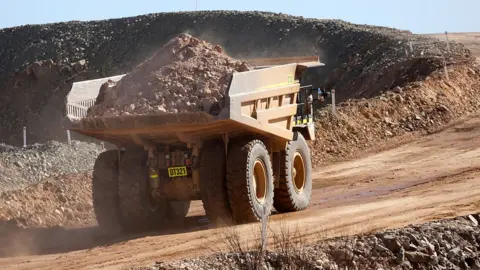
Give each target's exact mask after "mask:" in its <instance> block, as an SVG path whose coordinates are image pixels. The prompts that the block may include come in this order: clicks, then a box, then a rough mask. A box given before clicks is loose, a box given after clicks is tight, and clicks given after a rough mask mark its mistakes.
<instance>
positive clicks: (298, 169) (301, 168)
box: [292, 152, 305, 193]
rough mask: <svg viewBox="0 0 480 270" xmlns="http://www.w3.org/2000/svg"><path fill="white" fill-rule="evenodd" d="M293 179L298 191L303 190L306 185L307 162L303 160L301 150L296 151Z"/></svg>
mask: <svg viewBox="0 0 480 270" xmlns="http://www.w3.org/2000/svg"><path fill="white" fill-rule="evenodd" d="M292 180H293V186H294V187H295V191H296V192H297V193H300V192H302V190H303V187H304V186H305V164H304V162H303V157H302V155H301V154H300V153H299V152H295V155H294V156H293V166H292Z"/></svg>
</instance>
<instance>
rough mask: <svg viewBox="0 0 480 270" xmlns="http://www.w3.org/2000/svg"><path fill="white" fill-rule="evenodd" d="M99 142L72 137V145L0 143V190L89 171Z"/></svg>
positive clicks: (98, 150) (97, 152) (55, 143)
mask: <svg viewBox="0 0 480 270" xmlns="http://www.w3.org/2000/svg"><path fill="white" fill-rule="evenodd" d="M101 152H102V149H101V147H100V146H99V145H96V144H91V143H85V142H79V141H72V145H68V144H63V143H58V142H53V141H52V142H49V143H46V144H34V145H29V146H27V147H25V148H21V147H14V146H9V145H5V144H0V193H1V192H3V191H7V190H13V189H20V188H24V187H26V186H29V185H31V184H35V183H37V182H40V181H41V180H43V179H45V178H49V177H53V176H59V175H62V174H69V173H81V172H89V171H91V170H92V169H93V164H94V163H95V159H96V158H97V156H98V154H100V153H101Z"/></svg>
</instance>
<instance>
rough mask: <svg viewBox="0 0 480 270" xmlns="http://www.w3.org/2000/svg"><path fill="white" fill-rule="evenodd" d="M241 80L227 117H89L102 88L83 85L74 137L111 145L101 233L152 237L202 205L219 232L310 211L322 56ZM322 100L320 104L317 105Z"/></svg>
mask: <svg viewBox="0 0 480 270" xmlns="http://www.w3.org/2000/svg"><path fill="white" fill-rule="evenodd" d="M246 62H247V63H248V64H250V65H251V66H253V67H254V68H253V70H251V71H246V72H240V73H234V74H233V75H232V77H231V81H230V84H229V88H228V92H227V94H226V96H225V104H226V108H225V109H224V110H223V111H222V112H221V113H220V114H218V115H212V114H209V113H206V112H194V113H193V112H192V113H177V114H160V115H126V116H112V117H86V116H87V110H88V108H89V107H90V106H92V105H93V104H94V103H95V98H96V97H97V95H98V92H99V88H100V85H101V84H102V83H104V82H105V81H107V80H108V79H114V80H115V79H116V80H118V79H120V78H121V77H122V76H123V75H119V76H115V77H110V78H103V79H99V80H92V81H83V82H78V83H75V84H74V85H73V86H72V90H71V91H70V93H69V95H68V97H67V116H68V117H69V118H70V120H72V126H71V127H69V130H71V131H74V132H76V133H80V134H83V135H86V136H89V137H93V138H96V139H99V140H101V141H105V142H109V143H111V144H112V145H115V146H116V147H115V148H114V149H112V150H107V151H104V152H102V153H101V154H100V155H99V156H98V158H97V160H96V162H95V165H94V168H93V188H92V189H93V205H94V209H95V213H96V216H97V220H98V223H99V226H100V227H105V228H113V227H116V228H120V229H123V230H125V231H139V230H148V229H153V228H157V227H160V226H161V224H164V223H165V222H171V221H172V220H183V219H184V218H185V217H186V215H187V213H188V210H189V207H190V202H191V201H192V200H202V202H203V206H204V208H205V212H206V215H207V217H208V219H209V221H210V222H211V223H212V224H214V225H216V226H222V225H229V224H241V223H249V222H256V221H258V220H260V219H261V218H262V217H264V216H265V215H269V214H270V213H271V212H272V211H273V208H275V210H276V211H278V212H280V213H282V212H293V211H301V210H304V209H306V208H307V207H308V205H309V203H310V198H311V194H312V162H311V156H310V150H309V147H308V145H307V141H308V140H314V139H315V138H314V136H315V130H314V124H313V110H312V100H316V99H318V98H321V95H322V94H320V95H317V94H318V91H317V88H315V87H312V86H311V85H303V84H302V82H301V77H302V74H303V72H305V71H307V70H309V69H310V68H314V67H319V66H323V64H322V63H320V62H319V59H318V57H313V58H312V57H294V58H275V59H250V60H248V59H247V60H246ZM312 96H313V98H312Z"/></svg>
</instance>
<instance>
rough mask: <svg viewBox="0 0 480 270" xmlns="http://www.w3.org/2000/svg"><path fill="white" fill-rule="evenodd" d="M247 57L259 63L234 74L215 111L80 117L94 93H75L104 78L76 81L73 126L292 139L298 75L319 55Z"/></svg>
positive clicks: (166, 139) (152, 137) (196, 137)
mask: <svg viewBox="0 0 480 270" xmlns="http://www.w3.org/2000/svg"><path fill="white" fill-rule="evenodd" d="M299 60H300V61H299ZM246 62H247V63H254V65H255V66H256V67H257V69H254V70H251V71H246V72H241V73H234V74H233V76H232V80H231V83H230V87H229V89H228V92H227V96H226V100H225V101H226V107H225V108H224V110H222V112H221V113H220V114H219V115H217V116H214V115H210V114H208V113H204V112H195V113H176V114H160V115H127V116H112V117H82V116H85V115H86V110H87V109H88V107H89V106H91V105H93V102H91V100H92V97H91V96H90V98H89V99H85V95H83V98H84V99H83V100H78V99H77V100H75V99H74V98H73V97H74V96H77V97H78V96H80V94H79V93H78V92H79V91H82V89H83V91H85V89H84V88H85V85H86V84H88V83H90V84H92V85H93V87H97V88H98V89H99V88H100V87H99V86H98V85H97V84H99V83H100V84H101V80H100V81H99V80H95V82H80V83H78V84H77V85H75V84H74V86H73V87H72V91H71V93H70V94H69V97H67V99H69V100H68V103H67V116H68V117H69V118H70V119H71V120H72V121H73V124H72V127H71V128H70V130H72V131H75V132H78V133H81V134H84V135H87V136H90V137H94V138H98V139H101V140H104V141H108V142H112V143H116V144H128V143H137V144H142V145H145V143H168V144H171V143H175V142H182V143H197V142H200V141H204V140H208V139H211V138H215V137H220V136H222V135H223V134H227V133H228V135H229V136H231V137H234V136H237V135H243V134H245V135H247V134H256V135H257V136H258V135H264V136H268V137H270V138H274V139H278V140H281V141H286V140H291V139H292V136H293V132H292V128H293V125H294V121H293V116H294V115H295V114H296V112H297V94H298V92H299V89H300V83H299V76H300V74H301V72H302V71H303V70H305V69H307V68H309V67H315V66H321V65H323V64H321V63H320V62H319V60H318V57H316V56H315V57H302V58H298V57H294V58H274V59H252V60H250V61H249V60H246ZM117 78H121V76H117ZM107 79H108V78H107ZM91 93H95V91H94V90H93V91H91ZM96 94H98V90H97V91H96ZM95 97H96V95H95ZM95 97H93V98H95ZM86 100H90V101H86Z"/></svg>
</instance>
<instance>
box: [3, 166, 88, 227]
mask: <svg viewBox="0 0 480 270" xmlns="http://www.w3.org/2000/svg"><path fill="white" fill-rule="evenodd" d="M91 192H92V183H91V176H90V175H89V174H88V173H83V174H71V175H61V176H57V177H53V178H48V179H46V180H44V181H42V182H40V183H37V184H34V185H31V186H28V187H26V188H23V189H17V190H12V191H6V192H3V193H1V194H0V227H1V226H2V225H1V224H2V223H3V226H14V227H20V228H25V227H55V226H71V225H75V226H80V225H82V224H83V225H85V224H88V225H91V224H95V223H96V221H95V214H94V212H93V205H92V197H91Z"/></svg>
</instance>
